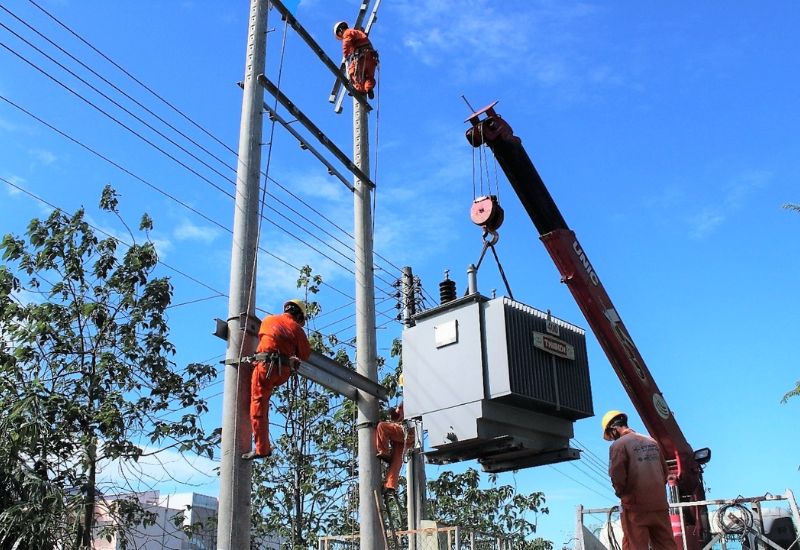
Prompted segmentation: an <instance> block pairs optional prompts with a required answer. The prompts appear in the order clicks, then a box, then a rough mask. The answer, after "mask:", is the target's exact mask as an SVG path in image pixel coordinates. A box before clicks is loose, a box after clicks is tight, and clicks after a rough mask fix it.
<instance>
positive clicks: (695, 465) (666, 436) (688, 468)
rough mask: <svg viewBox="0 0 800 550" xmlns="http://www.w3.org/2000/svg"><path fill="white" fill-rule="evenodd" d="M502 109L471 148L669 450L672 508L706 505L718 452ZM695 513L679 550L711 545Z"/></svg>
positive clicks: (475, 123) (702, 514)
mask: <svg viewBox="0 0 800 550" xmlns="http://www.w3.org/2000/svg"><path fill="white" fill-rule="evenodd" d="M496 104H497V102H494V103H492V104H491V105H489V106H487V107H485V108H483V109H481V110H479V111H477V112H475V113H473V114H472V115H471V116H470V117H469V118H468V119H467V121H468V122H469V123H470V128H469V129H468V130H467V132H466V137H467V141H469V143H470V144H471V145H472V146H473V147H480V146H483V145H486V146H488V147H489V149H491V151H492V152H493V153H494V156H495V158H496V159H497V162H498V164H499V165H500V167H501V168H502V170H503V172H505V174H506V177H507V178H508V181H509V182H510V183H511V186H512V187H513V189H514V191H515V192H516V194H517V196H518V197H519V199H520V201H521V203H522V205H523V207H524V208H525V210H526V212H527V214H528V216H529V217H530V218H531V221H532V222H533V224H534V226H535V227H536V229H537V231H538V232H539V236H540V239H541V241H542V243H543V244H544V246H545V248H546V249H547V251H548V253H549V254H550V256H551V258H552V259H553V261H554V262H555V264H556V267H557V268H558V270H559V272H560V274H561V281H562V282H563V283H565V284H566V285H567V288H569V290H570V292H571V293H572V295H573V297H574V298H575V301H576V302H577V304H578V306H579V307H580V309H581V311H582V312H583V314H584V316H585V317H586V320H587V322H588V323H589V326H590V327H591V329H592V331H593V332H594V334H595V336H596V337H597V340H598V342H599V343H600V346H601V347H602V348H603V350H604V352H605V354H606V356H607V357H608V359H609V361H610V362H611V365H612V367H613V368H614V370H615V372H616V374H617V376H618V377H619V379H620V381H621V382H622V385H623V386H624V388H625V390H626V392H627V393H628V396H629V397H630V399H631V401H632V403H633V405H634V407H635V409H636V411H637V412H638V413H639V416H640V417H641V419H642V422H643V423H644V425H645V427H646V428H647V431H648V432H649V433H650V435H651V436H652V437H653V438H654V439H655V440H656V441H657V442H658V444H659V445H660V446H661V449H662V451H663V453H664V456H665V457H666V459H667V464H668V467H669V470H670V472H669V474H670V475H669V480H670V481H669V485H668V496H669V501H670V502H671V503H680V502H703V501H705V488H704V485H703V474H702V466H703V465H704V464H705V463H706V462H708V461H709V459H710V458H711V451H710V450H709V449H707V448H702V449H696V450H695V449H693V448H692V446H691V445H690V444H689V443H688V441H687V440H686V437H685V436H684V434H683V432H682V431H681V429H680V426H679V425H678V423H677V421H676V420H675V417H674V416H673V414H672V411H671V410H670V408H669V406H668V405H667V401H666V399H664V396H663V394H662V393H661V391H660V390H659V388H658V385H657V384H656V381H655V380H654V379H653V376H652V374H651V372H650V370H649V369H648V367H647V365H646V364H645V362H644V359H643V358H642V356H641V354H640V353H639V350H638V349H637V347H636V344H634V342H633V339H632V338H631V335H630V334H629V333H628V330H627V329H626V328H625V324H624V323H623V322H622V319H621V317H620V315H619V312H618V311H617V309H616V308H615V307H614V304H613V303H612V302H611V298H610V297H609V296H608V293H607V292H606V290H605V288H604V287H603V284H602V282H601V281H600V277H599V276H598V274H597V271H596V270H595V269H594V267H593V266H592V263H591V261H590V260H589V257H588V255H587V253H586V250H585V249H584V248H583V246H582V245H581V244H580V242H579V241H578V238H577V237H576V236H575V233H574V232H573V231H572V230H571V229H570V228H569V226H568V225H567V223H566V221H565V220H564V217H563V216H562V215H561V212H560V211H559V209H558V207H557V206H556V203H555V201H554V200H553V198H552V197H551V196H550V193H549V191H548V190H547V187H546V186H545V184H544V182H543V181H542V178H541V176H540V175H539V173H538V172H537V170H536V168H535V167H534V165H533V162H532V161H531V159H530V157H529V156H528V154H527V152H526V151H525V148H524V147H523V146H522V140H521V139H520V138H519V137H517V136H515V135H514V131H513V130H512V128H511V126H510V125H509V124H508V122H506V121H505V120H503V119H502V118H501V117H500V115H498V114H497V113H496V112H495V109H494V106H495V105H496ZM483 205H484V207H485V208H484V209H483V211H482V213H481V215H478V216H474V215H473V221H476V223H478V220H480V221H481V222H485V223H486V224H488V225H485V229H486V230H487V231H489V232H491V231H493V230H494V229H496V227H497V226H499V223H502V218H503V216H502V210H501V209H499V206H497V205H493V204H492V202H491V201H489V202H487V201H483ZM476 218H477V219H476ZM691 510H692V512H691V513H689V514H685V515H683V518H681V515H679V514H678V513H677V511H675V510H674V509H673V511H672V513H671V515H672V525H673V535H674V537H675V542H676V547H677V548H679V549H683V548H687V549H688V550H700V549H701V548H703V547H704V546H705V545H706V543H707V542H708V541H709V540H710V539H711V532H710V528H709V521H708V510H707V508H706V507H705V506H702V505H698V506H692V507H691Z"/></svg>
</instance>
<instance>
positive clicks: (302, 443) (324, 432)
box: [253, 266, 358, 548]
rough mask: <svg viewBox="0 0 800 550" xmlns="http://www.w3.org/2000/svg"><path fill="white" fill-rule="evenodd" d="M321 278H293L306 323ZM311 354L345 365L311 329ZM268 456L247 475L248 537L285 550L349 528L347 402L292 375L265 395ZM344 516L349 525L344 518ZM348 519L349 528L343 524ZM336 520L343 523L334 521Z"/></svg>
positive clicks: (351, 460) (352, 470)
mask: <svg viewBox="0 0 800 550" xmlns="http://www.w3.org/2000/svg"><path fill="white" fill-rule="evenodd" d="M321 284H322V278H321V277H320V276H319V275H315V274H313V271H312V269H311V268H310V267H309V266H305V267H304V268H303V269H302V270H301V272H300V276H299V278H298V281H297V287H298V289H300V290H301V292H302V294H303V298H304V300H305V301H306V304H307V310H308V326H313V324H314V318H315V317H316V316H317V315H319V313H320V311H321V307H320V304H319V303H318V302H317V301H316V300H315V299H314V298H315V296H316V294H317V293H318V292H319V288H320V285H321ZM308 337H309V342H310V343H311V347H312V349H314V350H315V351H318V352H320V353H323V354H325V355H328V356H331V357H334V358H335V359H336V360H337V361H339V362H340V363H341V364H342V365H345V366H347V367H350V368H353V365H352V363H351V361H350V358H349V357H348V355H347V353H346V352H345V350H344V345H343V343H342V342H339V341H338V340H337V339H336V338H335V337H332V336H331V337H323V335H322V334H321V333H319V332H318V331H315V330H311V331H310V332H309V334H308ZM271 406H272V408H273V411H274V413H277V414H274V413H273V414H271V415H270V422H271V424H272V428H273V429H272V430H271V432H272V433H273V434H275V433H277V434H279V435H278V437H277V442H276V443H277V444H276V445H275V446H274V451H273V455H272V456H271V457H270V458H269V459H267V460H265V461H264V462H262V463H259V464H257V465H256V466H255V468H254V472H253V488H254V489H253V525H254V528H255V533H254V537H253V538H254V539H257V538H258V537H259V536H262V535H266V534H277V535H279V536H282V537H285V538H286V539H287V540H288V543H287V545H286V546H287V547H290V548H307V547H312V546H315V545H316V538H317V536H318V535H319V534H322V533H332V532H339V531H340V530H341V529H342V527H343V525H344V528H345V529H347V528H348V527H349V528H354V529H355V531H356V532H358V527H357V526H355V527H354V526H353V524H352V521H353V520H354V514H350V513H348V512H349V508H350V507H351V506H352V502H351V499H350V493H351V492H352V487H353V486H354V483H355V479H356V478H357V474H356V466H355V455H354V449H355V448H356V434H355V429H354V424H355V423H354V418H355V416H354V415H355V407H354V405H353V403H350V402H349V401H348V400H347V399H345V398H342V397H340V396H338V395H336V394H334V393H332V392H330V391H328V390H327V389H325V388H322V387H320V386H318V385H316V384H314V383H312V382H311V381H309V380H308V379H306V378H303V377H301V376H297V375H294V376H292V378H290V379H289V382H288V383H286V384H284V385H283V386H280V387H279V388H277V389H276V390H275V392H274V394H273V396H272V405H271ZM348 518H349V520H348ZM348 521H350V522H351V523H350V524H347V522H348ZM342 522H344V523H342Z"/></svg>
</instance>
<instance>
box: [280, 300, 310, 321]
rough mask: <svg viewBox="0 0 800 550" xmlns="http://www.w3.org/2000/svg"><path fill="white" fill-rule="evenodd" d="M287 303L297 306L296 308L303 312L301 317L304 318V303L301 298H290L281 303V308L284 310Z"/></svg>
mask: <svg viewBox="0 0 800 550" xmlns="http://www.w3.org/2000/svg"><path fill="white" fill-rule="evenodd" d="M289 304H293V305H295V306H297V308H298V309H299V310H300V313H302V314H303V319H305V318H306V303H305V302H304V301H303V300H300V299H299V298H293V299H291V300H287V301H286V302H285V303H284V304H283V310H284V311H286V306H288V305H289Z"/></svg>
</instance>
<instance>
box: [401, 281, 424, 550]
mask: <svg viewBox="0 0 800 550" xmlns="http://www.w3.org/2000/svg"><path fill="white" fill-rule="evenodd" d="M401 289H402V290H401V296H402V300H403V301H402V304H403V325H405V326H406V327H410V326H413V325H414V321H413V320H412V319H411V317H412V316H413V315H414V314H415V313H416V312H417V307H416V302H415V300H414V298H415V288H414V274H413V273H412V271H411V268H410V267H404V268H403V279H402V286H401ZM419 428H420V429H418V430H417V438H418V440H419V441H420V443H421V442H422V433H420V430H421V426H420V427H419ZM406 488H407V491H408V492H407V495H406V496H407V501H406V512H407V517H408V530H409V531H416V530H418V529H419V528H420V522H421V521H422V520H423V519H426V514H427V511H426V505H427V499H426V493H425V490H426V479H425V457H423V456H422V448H421V447H420V448H418V449H414V450H412V451H411V457H410V458H409V460H408V466H407V467H406ZM408 550H417V536H416V535H410V536H409V537H408Z"/></svg>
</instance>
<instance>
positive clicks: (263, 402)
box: [242, 300, 311, 460]
mask: <svg viewBox="0 0 800 550" xmlns="http://www.w3.org/2000/svg"><path fill="white" fill-rule="evenodd" d="M305 322H306V305H305V303H303V301H302V300H289V301H288V302H286V303H285V304H283V313H282V314H280V315H269V316H267V317H265V318H264V320H263V321H262V322H261V328H259V329H258V338H259V341H258V348H257V349H256V356H257V358H258V359H261V360H257V361H256V362H255V363H254V365H253V373H252V377H251V379H250V422H251V423H252V426H253V441H254V442H255V449H253V450H252V451H250V452H249V453H246V454H244V455H242V458H243V459H245V460H253V459H254V458H266V457H268V456H270V455H271V454H272V446H271V444H270V442H269V400H270V397H271V396H272V390H274V389H275V388H276V387H277V386H280V385H281V384H283V383H285V382H286V381H287V380H289V376H291V374H292V373H293V372H296V371H297V368H298V367H299V366H300V361H305V360H306V359H308V356H309V355H311V346H310V345H309V344H308V338H307V337H306V333H305V332H304V331H303V325H305ZM262 358H263V359H262Z"/></svg>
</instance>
